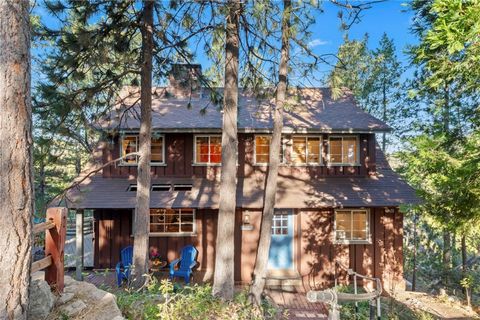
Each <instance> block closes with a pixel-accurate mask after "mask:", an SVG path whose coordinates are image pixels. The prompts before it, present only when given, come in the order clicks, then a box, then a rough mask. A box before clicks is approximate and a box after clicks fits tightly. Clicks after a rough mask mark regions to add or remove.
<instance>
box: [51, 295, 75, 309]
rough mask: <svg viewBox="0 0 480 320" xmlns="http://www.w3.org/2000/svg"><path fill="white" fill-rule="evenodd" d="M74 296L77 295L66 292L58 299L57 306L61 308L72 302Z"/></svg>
mask: <svg viewBox="0 0 480 320" xmlns="http://www.w3.org/2000/svg"><path fill="white" fill-rule="evenodd" d="M74 296H75V295H74V294H73V292H65V293H63V294H62V295H61V296H60V297H58V299H57V302H56V303H55V305H57V306H59V305H62V304H65V303H67V302H69V301H70V300H72V299H73V297H74Z"/></svg>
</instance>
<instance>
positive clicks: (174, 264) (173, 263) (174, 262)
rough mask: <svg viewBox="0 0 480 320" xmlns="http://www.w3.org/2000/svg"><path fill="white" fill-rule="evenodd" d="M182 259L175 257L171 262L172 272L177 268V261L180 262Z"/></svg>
mask: <svg viewBox="0 0 480 320" xmlns="http://www.w3.org/2000/svg"><path fill="white" fill-rule="evenodd" d="M180 260H181V259H175V260H173V261H172V262H170V272H173V271H174V270H175V266H176V265H177V263H179V262H180Z"/></svg>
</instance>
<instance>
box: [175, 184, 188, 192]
mask: <svg viewBox="0 0 480 320" xmlns="http://www.w3.org/2000/svg"><path fill="white" fill-rule="evenodd" d="M173 191H192V185H191V184H174V185H173Z"/></svg>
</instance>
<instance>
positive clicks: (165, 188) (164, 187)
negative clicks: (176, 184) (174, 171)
mask: <svg viewBox="0 0 480 320" xmlns="http://www.w3.org/2000/svg"><path fill="white" fill-rule="evenodd" d="M171 188H172V186H171V185H169V184H152V191H153V192H158V191H170V189H171Z"/></svg>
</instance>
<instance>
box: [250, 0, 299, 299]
mask: <svg viewBox="0 0 480 320" xmlns="http://www.w3.org/2000/svg"><path fill="white" fill-rule="evenodd" d="M283 6H284V7H283V16H282V47H281V55H280V66H279V73H278V85H277V91H276V98H275V113H274V116H273V132H272V140H271V142H270V154H269V159H268V162H269V167H268V173H267V182H266V184H265V197H264V200H263V212H262V223H261V227H260V240H259V242H258V249H257V259H256V261H255V269H254V271H253V275H254V276H253V283H252V286H251V287H250V295H251V298H252V299H253V302H254V303H255V304H257V305H260V304H261V303H262V293H263V290H264V288H265V282H266V276H267V265H268V252H269V250H270V242H271V239H272V221H273V214H274V209H275V195H276V193H277V178H278V166H279V165H280V148H281V142H282V130H283V106H284V104H285V99H286V96H287V84H288V83H287V76H288V62H289V59H290V16H291V12H292V3H291V1H290V0H284V1H283Z"/></svg>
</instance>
